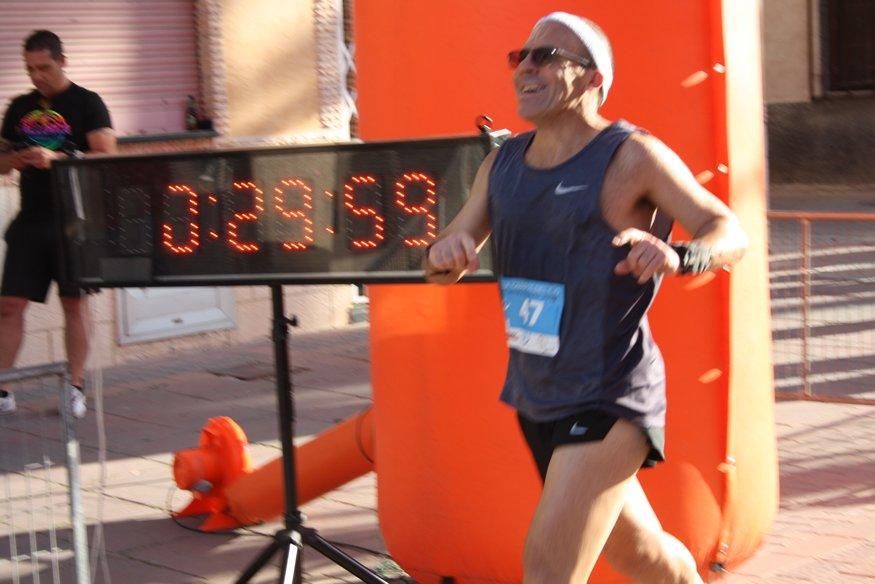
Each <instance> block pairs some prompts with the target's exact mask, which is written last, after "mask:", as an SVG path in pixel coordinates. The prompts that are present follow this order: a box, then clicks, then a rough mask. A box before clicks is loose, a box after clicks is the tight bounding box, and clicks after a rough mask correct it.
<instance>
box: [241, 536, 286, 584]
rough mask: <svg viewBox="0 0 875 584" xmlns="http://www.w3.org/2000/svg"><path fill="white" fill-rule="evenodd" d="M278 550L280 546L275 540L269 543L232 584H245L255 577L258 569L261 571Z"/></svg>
mask: <svg viewBox="0 0 875 584" xmlns="http://www.w3.org/2000/svg"><path fill="white" fill-rule="evenodd" d="M279 549H280V544H279V542H278V541H277V540H274V541H272V542H271V544H270V545H269V546H267V547H266V548H264V551H262V552H261V553H260V554H258V557H257V558H255V560H254V561H253V562H252V563H251V564H249V566H247V568H246V571H244V572H243V573H242V574H241V575H240V577H239V578H237V580H235V581H234V584H246V583H247V582H249V581H250V580H251V579H252V577H253V576H255V575H256V574H257V573H258V571H259V570H260V569H262V568H263V567H264V566H265V564H267V563H268V562H269V561H270V559H271V558H272V557H273V555H274V554H275V553H276V552H278V551H279Z"/></svg>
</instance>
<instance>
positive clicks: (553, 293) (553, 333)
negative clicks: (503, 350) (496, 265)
mask: <svg viewBox="0 0 875 584" xmlns="http://www.w3.org/2000/svg"><path fill="white" fill-rule="evenodd" d="M499 285H500V286H501V297H502V300H503V303H504V319H505V323H506V325H507V345H508V346H509V347H510V348H512V349H516V350H517V351H522V352H523V353H531V354H532V355H543V356H544V357H553V356H554V355H556V353H558V352H559V322H560V320H561V319H562V307H563V306H564V304H565V287H564V286H563V285H562V284H554V283H552V282H541V281H538V280H527V279H526V278H500V279H499Z"/></svg>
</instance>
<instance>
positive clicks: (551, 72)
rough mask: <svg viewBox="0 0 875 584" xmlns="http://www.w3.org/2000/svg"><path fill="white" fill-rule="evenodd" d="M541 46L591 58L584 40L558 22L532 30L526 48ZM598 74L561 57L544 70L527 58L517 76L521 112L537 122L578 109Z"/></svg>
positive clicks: (516, 88) (515, 85) (516, 72)
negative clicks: (581, 40)
mask: <svg viewBox="0 0 875 584" xmlns="http://www.w3.org/2000/svg"><path fill="white" fill-rule="evenodd" d="M537 47H557V48H560V49H564V50H566V51H570V52H572V53H574V54H575V55H579V56H581V57H589V54H588V53H587V51H586V49H585V48H584V46H583V43H582V42H580V39H578V38H577V37H576V36H575V35H574V33H572V32H571V31H570V30H568V29H567V28H565V27H564V26H562V25H561V24H558V23H552V22H548V23H545V24H542V25H541V26H538V27H535V29H534V30H532V34H531V35H529V39H528V40H527V41H526V44H525V45H524V48H526V49H534V48H537ZM595 74H596V73H595V70H594V69H590V68H584V67H582V66H581V65H579V64H577V63H574V62H572V61H569V60H568V59H563V58H561V57H557V58H556V59H554V60H553V61H551V62H548V63H544V64H543V65H541V66H540V67H538V66H537V65H535V64H534V63H532V60H531V57H529V58H526V59H525V60H524V61H523V62H522V63H520V65H519V66H518V67H517V68H516V69H515V70H514V75H513V82H514V89H515V90H516V97H517V112H518V113H519V115H520V116H521V117H523V118H524V119H526V120H529V121H531V122H536V123H537V122H538V121H540V120H543V119H545V118H548V117H550V116H552V115H554V114H556V113H561V112H564V111H570V110H577V109H579V105H580V103H581V100H582V99H583V95H584V92H585V91H586V89H587V88H588V87H589V86H590V85H591V84H592V82H593V80H594V79H593V78H594V75H595Z"/></svg>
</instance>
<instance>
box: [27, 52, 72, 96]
mask: <svg viewBox="0 0 875 584" xmlns="http://www.w3.org/2000/svg"><path fill="white" fill-rule="evenodd" d="M24 65H25V67H26V68H27V74H28V76H29V77H30V80H31V82H32V83H33V86H34V87H36V89H37V91H39V92H40V93H41V94H42V95H44V96H46V97H52V96H54V95H56V94H58V93H60V92H61V91H62V90H63V89H64V87H65V86H66V84H67V76H66V75H65V74H64V65H66V61H65V60H64V57H63V56H61V57H60V58H59V59H55V58H53V57H52V53H51V51H49V50H47V49H43V50H40V51H25V52H24Z"/></svg>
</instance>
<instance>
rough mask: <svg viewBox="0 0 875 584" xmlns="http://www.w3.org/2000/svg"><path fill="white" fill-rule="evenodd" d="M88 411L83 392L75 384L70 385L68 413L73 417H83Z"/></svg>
mask: <svg viewBox="0 0 875 584" xmlns="http://www.w3.org/2000/svg"><path fill="white" fill-rule="evenodd" d="M87 411H88V408H87V406H86V400H85V394H84V393H82V390H81V389H79V388H78V387H76V386H75V385H71V386H70V413H71V414H73V417H74V418H79V419H81V418H84V417H85V413H86V412H87Z"/></svg>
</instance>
